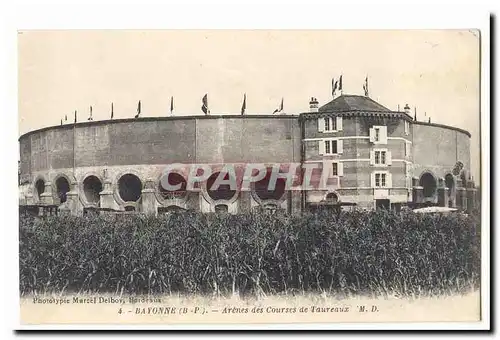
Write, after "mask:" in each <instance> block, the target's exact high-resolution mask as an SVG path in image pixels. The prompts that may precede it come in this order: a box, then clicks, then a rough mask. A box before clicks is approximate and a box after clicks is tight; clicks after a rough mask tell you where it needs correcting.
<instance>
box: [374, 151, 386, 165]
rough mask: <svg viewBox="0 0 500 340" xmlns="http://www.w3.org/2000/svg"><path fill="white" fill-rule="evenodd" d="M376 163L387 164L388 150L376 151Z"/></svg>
mask: <svg viewBox="0 0 500 340" xmlns="http://www.w3.org/2000/svg"><path fill="white" fill-rule="evenodd" d="M374 153H375V164H377V165H387V151H380V150H379V151H375V152H374Z"/></svg>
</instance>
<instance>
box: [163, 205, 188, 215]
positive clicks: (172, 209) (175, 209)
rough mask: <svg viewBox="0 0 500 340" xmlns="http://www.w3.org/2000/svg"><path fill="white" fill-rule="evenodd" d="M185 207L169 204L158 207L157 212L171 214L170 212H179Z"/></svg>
mask: <svg viewBox="0 0 500 340" xmlns="http://www.w3.org/2000/svg"><path fill="white" fill-rule="evenodd" d="M185 210H186V209H184V208H181V207H179V206H176V205H169V206H168V207H159V208H158V214H167V215H168V214H172V213H176V212H181V211H185Z"/></svg>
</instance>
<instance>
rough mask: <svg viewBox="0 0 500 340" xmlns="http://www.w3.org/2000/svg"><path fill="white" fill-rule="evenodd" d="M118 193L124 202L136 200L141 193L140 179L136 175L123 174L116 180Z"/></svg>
mask: <svg viewBox="0 0 500 340" xmlns="http://www.w3.org/2000/svg"><path fill="white" fill-rule="evenodd" d="M118 193H119V194H120V198H121V199H122V200H123V201H125V202H137V201H138V200H139V198H141V193H142V183H141V180H140V179H139V177H137V176H136V175H132V174H126V175H123V176H122V177H120V179H119V180H118Z"/></svg>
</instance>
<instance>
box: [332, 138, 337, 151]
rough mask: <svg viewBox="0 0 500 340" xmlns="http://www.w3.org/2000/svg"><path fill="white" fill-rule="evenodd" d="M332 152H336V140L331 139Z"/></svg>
mask: <svg viewBox="0 0 500 340" xmlns="http://www.w3.org/2000/svg"><path fill="white" fill-rule="evenodd" d="M331 142H332V153H334V154H336V153H337V141H336V140H332V141H331Z"/></svg>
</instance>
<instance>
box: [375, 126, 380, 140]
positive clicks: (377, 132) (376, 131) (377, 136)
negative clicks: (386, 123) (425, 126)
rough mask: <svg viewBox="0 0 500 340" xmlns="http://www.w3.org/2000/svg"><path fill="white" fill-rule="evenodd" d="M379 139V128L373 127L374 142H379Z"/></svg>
mask: <svg viewBox="0 0 500 340" xmlns="http://www.w3.org/2000/svg"><path fill="white" fill-rule="evenodd" d="M379 141H380V129H379V128H375V142H379Z"/></svg>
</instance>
